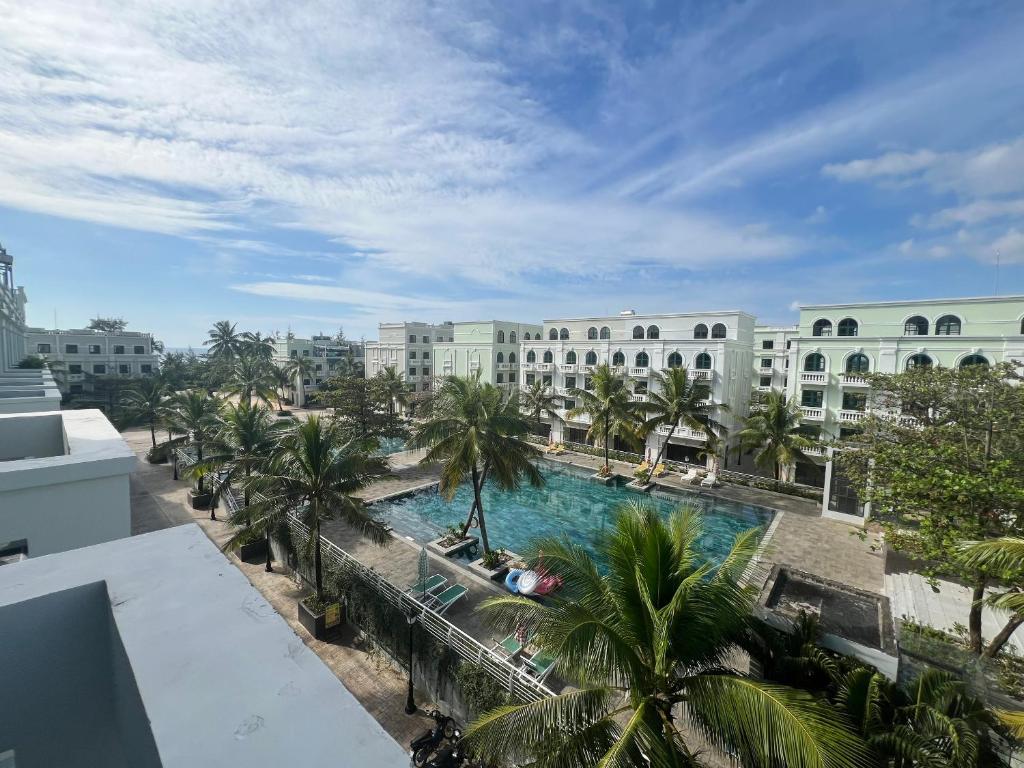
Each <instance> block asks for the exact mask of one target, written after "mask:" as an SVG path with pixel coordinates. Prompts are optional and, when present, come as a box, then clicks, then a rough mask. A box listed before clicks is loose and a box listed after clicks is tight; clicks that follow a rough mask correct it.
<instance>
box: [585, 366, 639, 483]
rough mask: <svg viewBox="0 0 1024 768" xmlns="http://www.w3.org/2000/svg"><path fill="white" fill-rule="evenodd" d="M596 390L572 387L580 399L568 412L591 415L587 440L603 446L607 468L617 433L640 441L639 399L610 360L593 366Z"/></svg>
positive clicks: (606, 467) (631, 441)
mask: <svg viewBox="0 0 1024 768" xmlns="http://www.w3.org/2000/svg"><path fill="white" fill-rule="evenodd" d="M591 383H592V385H593V390H592V391H589V390H586V389H580V388H579V387H573V388H572V389H570V390H569V396H570V397H573V398H575V399H577V400H579V401H580V405H578V406H576V407H575V408H573V409H571V410H570V411H569V412H568V413H567V414H566V416H568V417H569V418H570V419H571V418H575V417H576V416H580V415H584V414H586V415H587V416H589V417H590V429H588V430H587V440H590V441H591V442H593V443H594V445H595V446H597V445H603V446H604V466H605V471H608V469H609V468H610V465H609V463H608V449H609V445H610V443H611V442H612V441H613V440H614V439H615V438H616V437H622V438H623V439H625V440H626V441H627V442H630V443H633V444H635V445H639V442H640V441H639V438H638V437H637V427H638V426H639V423H640V420H639V419H640V410H639V406H640V405H641V404H640V403H634V402H633V399H632V396H631V394H630V391H629V389H627V387H626V383H625V381H624V380H623V378H622V377H621V376H619V375H617V374H615V373H614V372H613V371H612V369H611V368H609V367H608V364H607V363H601V365H599V366H597V368H596V369H594V373H593V376H592V377H591Z"/></svg>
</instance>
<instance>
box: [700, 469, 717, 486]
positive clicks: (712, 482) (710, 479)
mask: <svg viewBox="0 0 1024 768" xmlns="http://www.w3.org/2000/svg"><path fill="white" fill-rule="evenodd" d="M700 485H701V488H716V487H718V475H716V474H715V473H714V472H709V473H708V476H707V477H705V478H704V479H703V480H701V481H700Z"/></svg>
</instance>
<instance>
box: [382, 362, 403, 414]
mask: <svg viewBox="0 0 1024 768" xmlns="http://www.w3.org/2000/svg"><path fill="white" fill-rule="evenodd" d="M377 381H378V382H379V384H380V387H381V391H382V392H383V393H384V396H385V397H386V398H387V405H388V415H394V413H395V411H396V410H397V409H398V408H399V407H402V408H404V407H405V406H407V405H408V404H409V385H408V384H406V383H405V376H404V374H402V373H401V372H400V371H398V370H396V369H395V366H393V365H389V366H386V367H385V368H384V369H383V370H381V371H380V372H379V373H378V374H377Z"/></svg>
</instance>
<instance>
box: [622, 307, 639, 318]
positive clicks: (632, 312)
mask: <svg viewBox="0 0 1024 768" xmlns="http://www.w3.org/2000/svg"><path fill="white" fill-rule="evenodd" d="M635 314H636V310H635V309H624V310H622V311H621V312H619V317H633V315H635Z"/></svg>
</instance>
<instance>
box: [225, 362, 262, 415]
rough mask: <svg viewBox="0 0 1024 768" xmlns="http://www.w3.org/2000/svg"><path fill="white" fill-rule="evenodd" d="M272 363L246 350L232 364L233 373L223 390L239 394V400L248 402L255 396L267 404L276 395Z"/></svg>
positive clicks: (227, 392)
mask: <svg viewBox="0 0 1024 768" xmlns="http://www.w3.org/2000/svg"><path fill="white" fill-rule="evenodd" d="M271 367H273V366H272V363H269V362H267V361H266V360H264V359H263V358H260V357H256V356H255V355H252V354H249V353H248V352H245V353H244V354H242V355H240V356H239V357H237V358H236V359H235V361H234V364H233V365H232V366H231V375H230V378H229V379H228V381H227V384H225V385H224V387H223V388H222V391H223V392H224V393H225V394H229V395H238V398H239V402H243V403H247V402H249V401H251V400H252V398H253V396H255V397H256V399H257V400H260V401H262V402H264V403H266V404H267V405H270V400H271V398H273V397H274V382H273V380H272V379H271V373H270V369H271Z"/></svg>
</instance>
